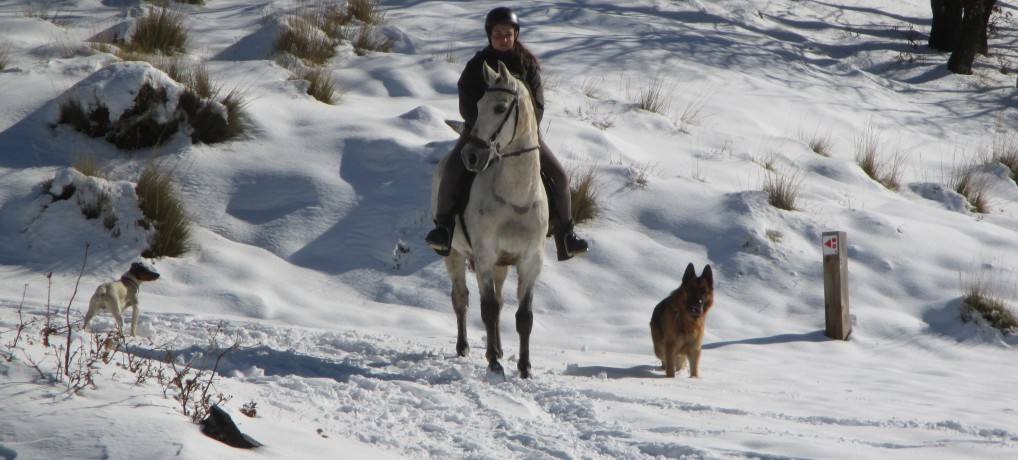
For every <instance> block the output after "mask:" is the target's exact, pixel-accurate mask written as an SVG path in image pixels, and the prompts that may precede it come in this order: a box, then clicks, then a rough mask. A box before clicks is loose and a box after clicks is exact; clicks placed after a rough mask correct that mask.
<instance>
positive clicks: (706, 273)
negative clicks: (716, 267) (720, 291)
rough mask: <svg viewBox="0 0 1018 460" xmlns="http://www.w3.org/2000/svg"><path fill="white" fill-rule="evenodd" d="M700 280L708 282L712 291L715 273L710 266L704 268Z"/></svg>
mask: <svg viewBox="0 0 1018 460" xmlns="http://www.w3.org/2000/svg"><path fill="white" fill-rule="evenodd" d="M700 279H704V280H707V285H708V286H710V287H711V288H712V289H713V288H714V271H713V270H711V269H710V264H707V266H706V267H703V273H701V274H700Z"/></svg>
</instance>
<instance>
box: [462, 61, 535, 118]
mask: <svg viewBox="0 0 1018 460" xmlns="http://www.w3.org/2000/svg"><path fill="white" fill-rule="evenodd" d="M498 61H502V62H503V63H504V64H505V66H506V68H508V69H509V72H510V73H512V74H513V75H514V76H516V78H519V79H520V80H523V82H524V83H526V84H527V89H529V90H530V96H531V98H532V99H533V100H534V115H536V116H537V123H538V124H540V123H541V119H542V118H544V87H543V86H542V85H541V71H540V68H539V67H538V65H537V63H536V62H533V61H531V62H528V63H526V65H524V64H521V63H520V58H519V55H517V54H516V52H514V51H499V50H496V49H495V48H492V47H491V46H490V45H489V46H487V47H485V48H484V49H483V50H481V51H478V52H477V54H475V55H474V57H472V58H470V61H467V65H466V67H464V68H463V73H462V74H460V79H459V82H457V84H456V86H457V88H459V99H460V101H459V102H460V115H462V116H463V121H464V122H466V124H467V126H473V125H474V122H476V121H477V101H480V100H481V98H482V97H484V92H485V91H487V89H488V85H487V83H485V82H484V69H483V66H482V63H484V62H487V63H488V65H489V66H491V68H492V69H496V70H497V69H498Z"/></svg>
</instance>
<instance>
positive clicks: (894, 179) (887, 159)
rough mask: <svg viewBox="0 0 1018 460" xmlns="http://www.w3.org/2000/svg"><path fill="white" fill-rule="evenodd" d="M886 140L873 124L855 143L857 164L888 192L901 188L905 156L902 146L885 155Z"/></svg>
mask: <svg viewBox="0 0 1018 460" xmlns="http://www.w3.org/2000/svg"><path fill="white" fill-rule="evenodd" d="M883 152H884V140H883V137H882V136H881V135H880V133H878V132H876V128H875V127H874V126H873V125H872V124H867V125H866V127H865V128H863V131H862V133H860V134H859V135H858V136H857V137H856V141H855V162H856V164H858V165H859V167H860V168H862V170H863V172H865V173H866V175H867V176H869V177H870V178H871V179H873V180H875V181H877V182H879V183H880V184H882V185H883V186H884V187H886V188H887V189H888V190H898V189H900V188H901V170H902V166H903V165H904V161H905V156H904V155H903V153H902V151H901V147H900V144H899V146H898V147H895V148H894V149H893V150H892V152H891V153H890V154H889V155H887V156H885V155H884V153H883Z"/></svg>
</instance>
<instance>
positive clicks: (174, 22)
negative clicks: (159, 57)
mask: <svg viewBox="0 0 1018 460" xmlns="http://www.w3.org/2000/svg"><path fill="white" fill-rule="evenodd" d="M185 20H186V15H185V14H184V13H183V12H181V11H179V10H175V9H172V8H167V7H165V6H162V7H158V8H151V9H149V10H148V13H147V14H146V15H145V16H142V17H141V19H138V22H137V23H136V24H135V29H134V33H132V34H131V37H130V39H129V40H128V41H127V42H126V43H124V44H123V46H122V47H121V49H122V50H123V51H126V52H135V53H162V54H163V55H164V56H171V55H173V54H177V53H183V52H185V51H186V50H187V42H188V35H189V34H190V32H189V30H188V28H187V26H186V25H185Z"/></svg>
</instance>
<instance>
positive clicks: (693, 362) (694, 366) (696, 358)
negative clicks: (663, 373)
mask: <svg viewBox="0 0 1018 460" xmlns="http://www.w3.org/2000/svg"><path fill="white" fill-rule="evenodd" d="M689 376H690V377H696V378H699V377H700V347H696V348H694V349H693V350H692V351H691V352H689Z"/></svg>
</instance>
